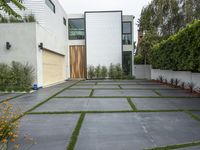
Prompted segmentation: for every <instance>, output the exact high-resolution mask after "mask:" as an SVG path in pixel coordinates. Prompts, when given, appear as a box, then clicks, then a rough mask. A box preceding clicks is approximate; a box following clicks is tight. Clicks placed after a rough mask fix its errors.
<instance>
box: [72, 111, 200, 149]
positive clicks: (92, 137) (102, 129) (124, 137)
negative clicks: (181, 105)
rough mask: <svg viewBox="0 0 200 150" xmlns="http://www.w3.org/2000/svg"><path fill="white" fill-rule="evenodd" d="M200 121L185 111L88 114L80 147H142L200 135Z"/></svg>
mask: <svg viewBox="0 0 200 150" xmlns="http://www.w3.org/2000/svg"><path fill="white" fill-rule="evenodd" d="M199 132H200V123H199V122H198V121H196V120H194V119H192V118H191V117H190V116H189V115H187V114H186V113H183V112H165V113H123V114H122V113H121V114H120V113H116V114H87V115H86V117H85V120H84V122H83V125H82V128H81V131H80V135H79V138H78V141H77V144H76V147H75V149H76V150H93V149H95V150H102V149H103V150H111V149H114V150H122V149H126V150H132V149H136V150H140V149H145V148H152V147H158V146H166V145H173V144H177V143H186V142H192V141H195V140H199V139H200V135H199Z"/></svg>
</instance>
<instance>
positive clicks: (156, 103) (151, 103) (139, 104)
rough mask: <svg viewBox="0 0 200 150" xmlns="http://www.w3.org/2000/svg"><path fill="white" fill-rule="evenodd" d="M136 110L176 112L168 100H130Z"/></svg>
mask: <svg viewBox="0 0 200 150" xmlns="http://www.w3.org/2000/svg"><path fill="white" fill-rule="evenodd" d="M131 100H132V102H133V103H134V104H135V105H136V108H137V109H138V110H176V109H178V107H176V106H175V105H174V104H173V103H171V102H170V101H169V99H168V98H132V99H131Z"/></svg>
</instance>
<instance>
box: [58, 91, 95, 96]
mask: <svg viewBox="0 0 200 150" xmlns="http://www.w3.org/2000/svg"><path fill="white" fill-rule="evenodd" d="M91 91H92V90H90V89H88V90H85V89H82V90H70V89H68V90H65V91H63V92H62V93H60V94H59V95H57V96H61V97H62V96H63V97H76V96H89V95H90V93H91Z"/></svg>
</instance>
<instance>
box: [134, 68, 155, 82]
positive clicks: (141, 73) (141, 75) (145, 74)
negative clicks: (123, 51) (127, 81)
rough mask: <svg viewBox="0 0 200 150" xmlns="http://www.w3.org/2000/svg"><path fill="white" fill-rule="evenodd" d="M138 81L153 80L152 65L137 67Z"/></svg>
mask: <svg viewBox="0 0 200 150" xmlns="http://www.w3.org/2000/svg"><path fill="white" fill-rule="evenodd" d="M134 70H135V74H134V75H135V78H136V79H151V65H135V66H134Z"/></svg>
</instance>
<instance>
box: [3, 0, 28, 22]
mask: <svg viewBox="0 0 200 150" xmlns="http://www.w3.org/2000/svg"><path fill="white" fill-rule="evenodd" d="M10 3H12V4H14V5H15V6H16V7H17V8H18V9H20V10H25V7H24V6H23V5H22V0H10ZM0 10H2V11H3V12H4V13H6V14H8V15H9V16H13V17H15V18H21V16H20V15H19V14H18V13H17V12H15V11H14V10H13V9H12V8H11V7H10V6H9V4H8V3H7V0H0ZM0 18H3V15H2V14H1V13H0Z"/></svg>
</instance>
